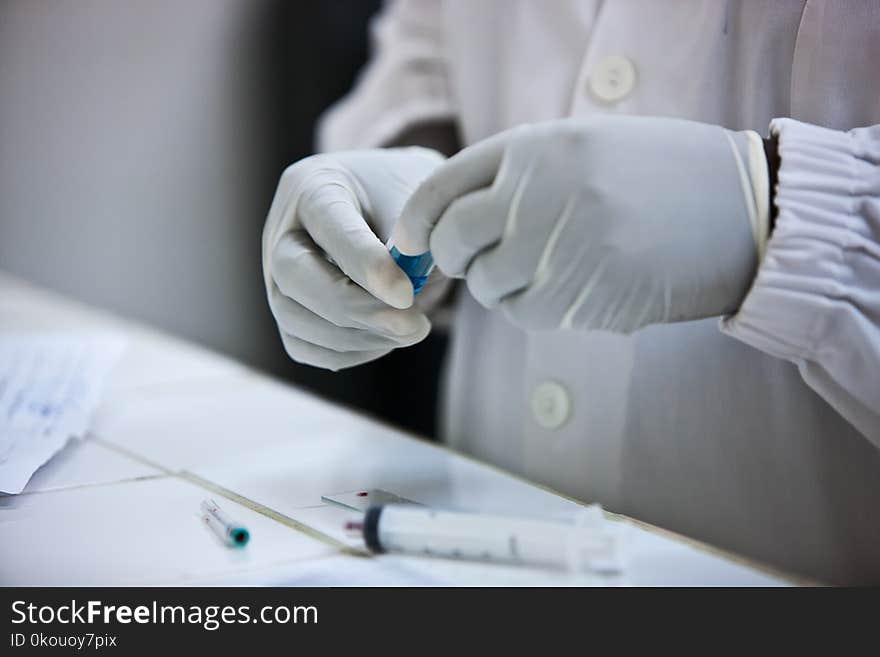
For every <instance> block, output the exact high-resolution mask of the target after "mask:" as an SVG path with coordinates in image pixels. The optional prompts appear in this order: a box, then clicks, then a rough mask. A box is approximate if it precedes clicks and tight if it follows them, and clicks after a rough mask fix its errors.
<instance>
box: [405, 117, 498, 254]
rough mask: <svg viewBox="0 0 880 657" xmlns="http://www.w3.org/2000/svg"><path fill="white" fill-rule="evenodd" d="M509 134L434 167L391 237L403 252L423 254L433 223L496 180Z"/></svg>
mask: <svg viewBox="0 0 880 657" xmlns="http://www.w3.org/2000/svg"><path fill="white" fill-rule="evenodd" d="M508 139H509V133H501V134H498V135H495V136H494V137H490V138H489V139H485V140H483V141H481V142H478V143H477V144H474V145H473V146H469V147H468V148H465V149H464V150H462V151H459V152H458V153H456V154H455V155H453V156H452V157H451V158H449V159H448V160H446V162H444V163H443V164H441V165H440V166H439V167H437V168H436V169H435V170H434V172H433V173H432V174H431V175H430V176H428V178H426V179H425V180H423V181H422V183H421V184H420V185H419V186H418V188H416V191H415V192H414V193H413V195H412V196H410V197H409V199H408V200H407V202H406V205H404V207H403V212H401V214H400V219H398V221H397V224H395V226H394V230H393V231H392V233H391V238H392V240H394V243H395V244H396V245H397V248H399V249H400V250H401V251H402V252H403V253H407V254H410V255H414V254H418V253H424V252H425V251H427V250H428V242H429V238H430V235H431V231H432V230H433V229H434V225H435V224H436V223H437V221H438V220H439V219H440V216H441V215H442V214H443V212H444V211H445V210H446V208H448V207H449V205H450V204H451V203H452V202H453V201H454V200H455V199H457V198H459V197H461V196H464V195H465V194H469V193H470V192H473V191H476V190H478V189H481V188H483V187H488V186H489V185H491V184H492V181H493V180H494V179H495V174H496V172H497V171H498V167H499V166H500V164H501V160H502V157H503V155H504V149H505V147H506V144H507V141H508Z"/></svg>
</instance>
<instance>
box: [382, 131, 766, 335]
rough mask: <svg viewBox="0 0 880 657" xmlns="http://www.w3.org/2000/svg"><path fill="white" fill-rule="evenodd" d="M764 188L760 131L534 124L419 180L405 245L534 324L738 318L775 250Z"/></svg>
mask: <svg viewBox="0 0 880 657" xmlns="http://www.w3.org/2000/svg"><path fill="white" fill-rule="evenodd" d="M767 185H768V182H767V168H766V161H765V159H764V152H763V145H762V142H761V139H760V138H759V137H758V135H757V134H756V133H754V132H730V131H727V130H724V129H723V128H720V127H716V126H711V125H705V124H701V123H694V122H690V121H682V120H673V119H661V118H636V117H597V118H592V119H565V120H559V121H551V122H547V123H538V124H532V125H524V126H521V127H518V128H515V129H513V130H510V131H508V132H504V133H501V134H499V135H496V136H494V137H491V138H489V139H487V140H485V141H483V142H480V143H477V144H475V145H473V146H471V147H469V148H467V149H465V150H463V151H461V152H460V153H458V154H456V155H455V156H453V157H452V158H450V159H449V160H447V161H446V163H444V164H443V165H441V166H440V167H439V168H437V169H436V170H435V171H434V172H433V173H432V174H431V176H430V177H429V178H427V179H426V180H425V181H424V182H423V183H422V184H421V185H420V187H419V189H418V190H417V191H416V192H415V194H413V196H412V197H411V198H410V199H409V201H408V202H407V204H406V207H405V209H404V212H403V215H402V216H401V219H400V221H401V227H402V228H403V229H404V230H403V231H402V232H404V233H405V234H407V235H408V236H410V237H411V238H412V241H411V242H410V243H408V244H407V245H406V249H401V250H402V251H404V252H405V253H410V254H411V253H413V252H419V251H425V250H427V249H428V247H429V246H430V250H431V252H432V253H433V256H434V260H435V262H436V264H437V266H438V267H439V268H440V269H441V270H442V271H444V272H445V273H446V274H447V275H450V276H455V277H463V278H466V279H467V285H468V288H469V289H470V291H471V293H472V294H473V296H474V298H475V299H476V300H477V301H479V302H480V303H481V304H483V305H484V306H486V307H489V308H491V307H495V306H499V305H500V307H501V309H503V311H504V312H505V313H506V314H507V315H508V316H509V317H510V318H511V319H512V320H513V321H514V322H515V323H517V324H519V325H520V326H522V327H524V328H533V329H551V328H554V329H555V328H580V329H606V330H614V331H619V332H630V331H633V330H635V329H637V328H639V327H641V326H645V325H646V324H650V323H655V322H672V321H682V320H690V319H697V318H702V317H709V316H714V315H722V314H726V313H731V312H733V311H735V310H736V309H737V307H738V306H739V303H740V301H741V300H742V298H743V297H744V296H745V294H746V292H747V291H748V288H749V286H750V284H751V281H752V279H753V277H754V274H755V270H756V267H757V263H758V260H759V254H760V253H761V252H762V250H763V248H764V245H765V243H766V236H767V216H768V213H767V205H768V201H767ZM398 246H400V245H398Z"/></svg>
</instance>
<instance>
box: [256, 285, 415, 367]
mask: <svg viewBox="0 0 880 657" xmlns="http://www.w3.org/2000/svg"><path fill="white" fill-rule="evenodd" d="M269 307H270V308H271V309H272V314H273V315H274V316H275V321H276V322H277V323H278V327H279V328H280V329H281V330H282V331H283V332H284V333H287V334H289V335H295V336H296V337H298V338H300V339H302V340H305V341H306V342H311V343H312V344H316V345H319V346H321V347H326V348H327V349H332V350H333V351H340V352H345V351H367V350H371V349H389V348H392V349H393V348H395V347H408V346H409V345H412V344H415V343H417V342H420V341H421V340H423V339H424V338H425V336H426V335H427V334H428V332H429V331H430V329H431V324H430V322H429V321H428V319H427V318H425V321H424V324H423V326H422V328H421V329H420V330H419V331H417V332H415V333H413V334H411V335H407V336H388V335H383V334H381V333H376V332H375V331H372V330H370V329H361V328H348V327H345V326H337V325H336V324H333V323H332V322H328V321H327V320H326V319H324V318H323V317H320V316H318V315H316V314H315V313H313V312H312V311H311V310H309V309H308V308H306V307H305V306H303V305H300V304H299V303H297V302H296V301H293V300H292V299H288V298H287V297H285V296H284V295H282V294H281V291H280V290H278V289H277V288H275V289H274V290H273V293H272V295H271V298H270V299H269Z"/></svg>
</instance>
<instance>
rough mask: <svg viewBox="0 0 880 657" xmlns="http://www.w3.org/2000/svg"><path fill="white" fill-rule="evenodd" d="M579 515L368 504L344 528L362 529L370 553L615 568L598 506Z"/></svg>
mask: <svg viewBox="0 0 880 657" xmlns="http://www.w3.org/2000/svg"><path fill="white" fill-rule="evenodd" d="M591 512H592V513H591ZM584 514H585V516H584V518H585V520H586V522H580V523H578V522H574V523H571V522H558V521H551V520H539V519H530V518H516V517H507V516H492V515H484V514H479V513H461V512H456V511H438V510H434V509H430V508H426V507H422V506H415V505H411V504H389V505H384V506H371V507H370V508H368V509H367V511H366V513H365V514H364V518H363V521H359V522H349V523H347V524H346V525H345V528H346V530H348V531H358V532H361V533H362V535H363V538H364V542H365V543H366V545H367V548H369V550H370V551H372V552H401V553H406V554H412V555H421V556H433V557H446V558H452V559H469V560H479V561H489V562H492V561H496V562H502V563H514V564H524V565H525V564H530V565H536V566H544V567H552V568H565V569H569V570H572V571H575V572H586V571H592V572H604V573H608V572H616V571H617V570H618V569H619V566H618V536H617V534H616V533H615V532H614V531H613V530H612V529H611V528H609V527H608V526H607V521H606V520H605V519H604V518H603V517H602V512H601V509H599V508H595V509H585V510H584Z"/></svg>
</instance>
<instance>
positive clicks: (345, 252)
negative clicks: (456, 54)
mask: <svg viewBox="0 0 880 657" xmlns="http://www.w3.org/2000/svg"><path fill="white" fill-rule="evenodd" d="M442 161H443V156H442V155H440V154H439V153H437V152H435V151H432V150H428V149H425V148H416V147H413V148H395V149H387V150H386V149H375V150H364V151H347V152H338V153H327V154H320V155H313V156H311V157H307V158H305V159H303V160H300V161H299V162H296V163H295V164H293V165H291V166H290V167H288V168H287V169H286V170H285V171H284V173H283V174H282V176H281V181H280V182H279V183H278V189H277V190H276V192H275V198H274V200H273V201H272V207H271V209H270V210H269V216H268V218H267V219H266V225H265V228H264V229H263V277H264V280H265V283H266V292H267V294H268V297H269V306H270V307H271V309H272V314H273V315H274V316H275V320H276V321H277V322H278V328H279V330H280V333H281V339H282V340H283V342H284V347H285V349H286V350H287V353H288V354H289V355H290V357H291V358H292V359H294V360H295V361H298V362H300V363H305V364H308V365H315V366H318V367H324V368H327V369H331V370H339V369H342V368H344V367H351V366H353V365H358V364H361V363H365V362H367V361H370V360H374V359H376V358H379V357H380V356H382V355H384V354H387V353H388V352H389V351H391V350H392V349H394V348H396V347H404V346H408V345H412V344H415V343H417V342H419V341H421V340H423V339H424V338H425V336H426V335H427V334H428V332H429V331H430V328H431V324H430V322H429V321H428V318H427V317H426V316H425V315H424V313H422V312H421V310H420V309H419V308H417V307H415V306H413V288H412V283H410V281H409V279H408V278H407V277H406V275H405V274H404V273H403V271H402V270H401V269H400V268H399V267H398V266H397V265H396V264H395V262H394V260H392V258H391V256H390V255H389V253H388V249H386V248H385V245H384V244H383V242H384V238H385V237H386V236H387V233H388V231H389V230H390V229H391V226H392V225H393V223H394V221H395V220H396V219H397V217H398V216H399V214H400V212H401V209H402V208H403V205H404V203H405V202H406V199H407V198H408V197H409V196H410V194H411V193H412V192H413V190H414V189H415V188H416V186H417V185H418V184H419V182H421V181H422V180H423V179H424V178H425V177H426V176H427V175H428V174H429V173H430V172H431V171H433V170H434V169H435V168H436V167H437V165H438V164H440V163H441V162H442ZM371 225H372V226H373V227H374V228H375V229H376V230H377V231H378V232H379V233H381V234H379V235H377V234H376V233H375V232H374V230H373V229H372V228H371V227H370V226H371Z"/></svg>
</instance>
